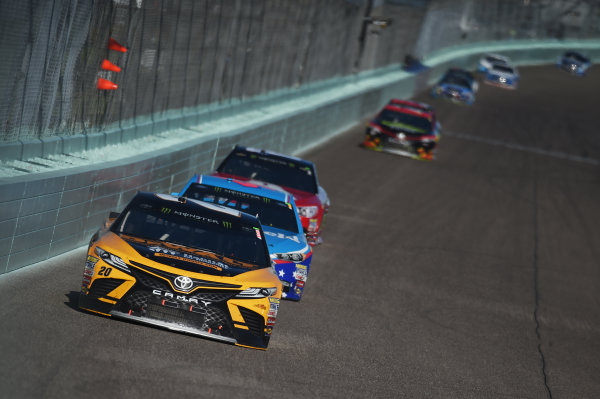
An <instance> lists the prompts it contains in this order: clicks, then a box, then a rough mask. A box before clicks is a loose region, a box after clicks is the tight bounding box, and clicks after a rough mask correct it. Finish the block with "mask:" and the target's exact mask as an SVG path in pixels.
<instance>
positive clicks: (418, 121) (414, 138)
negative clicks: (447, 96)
mask: <svg viewBox="0 0 600 399" xmlns="http://www.w3.org/2000/svg"><path fill="white" fill-rule="evenodd" d="M415 104H418V103H415ZM423 108H424V109H425V106H423ZM428 109H429V111H425V110H418V109H416V106H415V105H413V106H404V105H401V104H400V103H399V102H398V100H396V103H395V104H393V105H389V104H388V105H387V106H385V107H384V108H383V110H382V111H381V112H379V114H377V116H376V117H375V118H374V119H373V120H372V121H371V122H369V124H368V125H367V130H366V135H365V140H364V141H363V144H362V145H363V147H365V148H368V149H371V150H375V151H386V152H391V153H394V154H398V155H404V156H408V157H411V158H415V159H423V160H432V159H433V150H434V149H435V147H436V146H437V142H438V141H439V138H440V129H441V127H440V124H439V122H437V121H436V120H435V113H434V112H433V109H431V108H428Z"/></svg>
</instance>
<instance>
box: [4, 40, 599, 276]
mask: <svg viewBox="0 0 600 399" xmlns="http://www.w3.org/2000/svg"><path fill="white" fill-rule="evenodd" d="M565 49H578V50H580V51H582V52H584V53H585V54H588V55H589V56H591V57H592V60H595V61H597V60H598V59H600V42H599V41H576V42H575V41H573V42H570V41H569V42H566V41H543V42H540V41H537V42H534V41H512V42H505V43H498V42H495V43H487V44H478V45H469V46H464V47H454V48H448V49H445V50H443V51H440V52H437V53H433V54H431V55H429V56H428V57H427V58H426V59H424V60H423V61H424V63H425V64H426V65H427V66H429V68H428V69H426V70H424V71H423V72H421V73H419V74H411V73H408V72H405V71H403V70H402V69H401V68H400V66H399V65H394V66H391V67H386V68H384V69H379V70H376V71H372V72H369V73H363V74H359V75H355V76H351V77H345V78H338V79H331V80H328V81H324V82H321V83H320V84H318V85H315V86H313V87H312V88H311V90H309V91H307V92H305V93H304V95H303V96H302V97H301V98H295V99H293V100H288V101H278V100H277V99H278V97H277V94H276V93H275V94H273V95H272V97H271V98H269V96H267V97H265V98H263V99H261V101H263V102H262V103H257V104H262V105H264V107H263V108H259V105H255V106H254V107H250V108H252V109H253V110H254V111H255V110H256V109H261V110H262V112H260V113H259V114H260V118H259V119H256V118H253V117H250V116H251V115H256V114H257V113H256V112H254V113H252V112H248V118H237V119H236V120H237V122H235V124H234V123H231V121H232V120H233V119H234V115H233V114H232V111H231V110H227V109H219V110H213V112H214V114H212V117H211V122H212V123H219V124H222V125H226V126H229V125H230V124H231V126H232V127H231V129H230V130H228V131H226V132H221V133H218V134H206V135H200V137H195V138H193V139H190V140H189V141H187V142H185V143H184V144H178V145H174V146H171V147H169V148H164V149H162V150H157V151H153V152H150V153H144V154H142V155H136V156H134V157H130V158H126V159H122V160H119V161H112V162H109V163H103V164H96V165H90V166H86V167H77V168H71V169H64V170H58V171H53V172H43V173H36V174H29V175H24V176H18V177H9V178H0V274H1V273H7V272H10V271H13V270H16V269H19V268H21V267H24V266H27V265H30V264H33V263H36V262H39V261H42V260H45V259H48V258H51V257H54V256H56V255H59V254H61V253H64V252H67V251H69V250H72V249H75V248H78V247H80V246H82V245H85V244H86V243H87V242H88V240H89V238H90V237H91V235H92V234H93V233H94V232H95V231H96V230H97V229H98V227H99V226H100V225H101V223H102V222H103V220H104V219H105V218H106V217H107V215H108V213H109V212H110V211H115V210H116V211H120V210H121V209H122V208H123V207H124V206H125V205H126V204H127V202H128V201H129V200H130V199H131V197H132V196H133V195H134V194H135V193H136V192H137V191H151V192H166V193H169V192H173V191H179V190H180V189H181V187H182V186H183V185H184V184H185V183H186V182H187V180H188V179H189V178H190V177H191V176H192V175H193V174H194V173H207V172H210V171H211V170H213V169H214V167H215V166H216V165H218V163H219V162H220V161H221V160H222V159H223V158H224V157H225V156H226V155H227V154H228V153H229V152H230V151H231V149H232V148H233V146H234V145H235V144H241V145H246V146H253V147H259V148H265V149H270V150H274V151H278V152H282V153H286V154H300V153H302V152H305V151H307V150H308V149H310V148H312V147H314V146H316V145H319V144H321V143H323V142H325V141H326V140H329V139H331V138H332V137H333V136H335V135H337V134H339V133H341V132H343V131H345V130H347V129H348V128H350V127H352V126H354V125H356V124H357V123H360V122H361V121H363V120H364V119H365V118H367V117H369V116H371V115H373V114H374V113H375V112H377V110H378V109H380V108H381V107H382V106H383V105H384V104H385V103H387V102H388V101H389V99H390V98H392V97H396V98H409V97H412V96H414V95H416V94H418V93H421V92H423V91H424V90H426V89H427V88H428V87H429V86H430V85H431V84H432V83H433V82H435V81H436V80H437V79H438V78H439V76H440V75H441V74H442V73H443V72H444V71H445V70H446V68H448V67H449V66H458V67H463V68H468V69H475V67H476V65H477V61H478V60H479V58H480V57H481V55H482V54H483V53H485V52H499V53H502V54H505V55H508V56H510V57H512V58H513V60H515V62H516V63H517V64H518V65H533V64H551V63H554V62H555V61H556V60H557V58H558V56H559V55H560V54H561V52H562V51H564V50H565ZM246 111H247V110H244V109H239V108H238V109H235V112H237V113H238V114H239V113H240V112H246ZM240 120H241V122H240ZM193 122H194V121H193V120H190V123H193ZM194 129H196V130H202V129H199V128H198V127H197V126H194V125H189V130H194ZM183 133H184V132H183V131H182V134H183ZM361 139H362V137H357V138H356V141H357V143H358V142H360V140H361ZM334 205H335V204H334ZM82 262H83V259H82Z"/></svg>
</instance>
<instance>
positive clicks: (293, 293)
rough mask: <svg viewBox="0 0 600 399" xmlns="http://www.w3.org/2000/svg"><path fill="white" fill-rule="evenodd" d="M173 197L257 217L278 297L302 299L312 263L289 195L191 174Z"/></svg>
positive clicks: (275, 188)
mask: <svg viewBox="0 0 600 399" xmlns="http://www.w3.org/2000/svg"><path fill="white" fill-rule="evenodd" d="M173 195H177V196H180V197H187V198H191V199H196V200H200V201H204V202H210V203H214V204H218V205H222V206H226V207H230V208H233V209H236V210H238V211H242V212H245V213H248V214H251V215H254V216H258V219H259V220H260V223H261V225H262V228H263V231H264V233H265V236H266V237H265V239H266V241H267V246H268V248H269V253H270V255H271V260H272V264H273V268H274V272H275V273H276V275H277V276H278V277H279V280H281V284H282V285H283V291H282V293H281V297H282V298H286V299H292V300H295V301H299V300H300V299H301V298H302V293H303V292H304V284H305V283H306V279H307V277H308V271H309V269H310V263H311V260H312V247H311V246H310V245H308V242H307V241H306V237H305V236H304V232H303V231H302V223H301V222H300V217H299V215H298V209H297V208H296V204H295V202H294V199H293V197H292V195H291V194H289V193H287V192H286V191H284V190H283V189H281V188H280V187H279V186H276V185H273V184H268V183H263V182H256V181H252V180H250V181H242V180H235V179H232V178H223V177H216V176H204V175H194V177H192V178H191V179H190V181H189V182H188V183H187V184H186V185H185V187H184V188H183V190H181V192H180V193H176V194H173ZM257 234H259V233H258V232H257ZM232 239H235V237H232Z"/></svg>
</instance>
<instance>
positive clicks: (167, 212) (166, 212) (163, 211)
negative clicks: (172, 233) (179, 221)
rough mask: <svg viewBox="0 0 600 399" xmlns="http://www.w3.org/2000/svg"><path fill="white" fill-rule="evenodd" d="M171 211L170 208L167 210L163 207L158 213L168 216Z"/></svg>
mask: <svg viewBox="0 0 600 399" xmlns="http://www.w3.org/2000/svg"><path fill="white" fill-rule="evenodd" d="M171 211H172V209H171V208H167V207H164V206H163V207H162V208H160V212H161V213H164V214H165V215H168V214H170V213H171Z"/></svg>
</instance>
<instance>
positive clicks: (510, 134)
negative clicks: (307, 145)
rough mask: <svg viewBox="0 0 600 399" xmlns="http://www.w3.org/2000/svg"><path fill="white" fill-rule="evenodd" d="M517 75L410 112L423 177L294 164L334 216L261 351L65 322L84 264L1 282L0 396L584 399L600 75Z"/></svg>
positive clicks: (588, 380) (598, 184) (417, 169)
mask: <svg viewBox="0 0 600 399" xmlns="http://www.w3.org/2000/svg"><path fill="white" fill-rule="evenodd" d="M521 74H522V82H521V87H520V88H519V89H518V90H517V91H508V90H502V89H499V88H496V87H490V86H486V85H482V87H481V89H480V93H479V96H478V99H477V101H476V103H475V105H474V106H473V107H463V106H457V105H455V104H451V103H448V102H444V101H441V100H440V101H438V100H436V101H432V100H430V99H429V98H428V96H427V95H423V96H421V97H420V99H421V100H426V101H429V102H431V103H432V104H433V105H434V106H435V107H436V109H437V112H438V115H439V119H440V121H441V122H442V124H443V128H444V133H443V137H442V140H441V143H440V148H439V152H438V154H437V159H436V160H435V161H433V162H419V161H415V160H411V159H408V158H402V157H399V156H395V155H390V154H385V153H376V152H372V151H367V150H364V149H362V148H360V147H359V146H358V144H359V143H360V141H361V140H362V135H363V130H364V127H363V126H357V127H356V128H355V129H352V130H351V131H348V132H346V133H345V134H342V135H340V136H338V137H336V138H335V139H333V140H332V141H330V142H329V143H327V144H326V145H324V146H322V147H320V148H317V149H315V150H313V151H311V152H309V153H307V154H305V157H306V158H308V159H311V160H314V161H316V163H317V165H318V170H319V174H320V179H321V182H322V184H323V186H324V187H325V188H326V189H327V190H328V192H329V195H330V197H331V200H332V208H331V212H330V214H329V215H328V220H327V222H326V230H325V232H324V238H325V243H324V244H323V245H322V246H321V247H319V248H317V249H316V250H315V255H314V261H313V267H312V268H311V272H310V275H309V279H308V282H307V285H306V290H305V294H304V298H303V299H302V301H301V302H300V303H291V302H284V303H282V305H281V308H280V312H279V316H278V319H277V324H276V326H275V329H274V332H273V336H272V339H271V343H270V346H269V349H268V350H267V351H258V350H251V349H244V348H239V347H235V346H231V345H227V344H223V343H219V342H216V341H211V340H207V339H203V338H197V337H193V336H188V335H184V334H178V333H173V332H169V331H165V330H161V329H157V328H153V327H148V326H143V325H138V324H132V323H129V322H122V321H117V320H112V319H109V318H105V317H101V316H97V315H94V314H90V313H84V312H80V311H78V310H77V309H76V304H77V295H78V293H77V292H78V290H79V287H80V280H81V275H82V267H83V262H84V258H85V255H84V253H85V250H84V249H78V250H75V251H72V252H70V253H68V254H65V255H63V256H60V257H57V258H54V259H51V260H49V261H46V262H44V263H42V264H38V265H35V266H32V267H29V268H26V269H25V270H20V271H16V272H13V273H9V274H8V275H4V276H0V397H2V398H41V397H45V398H66V397H86V398H105V397H127V398H142V397H143V398H159V397H220V398H224V397H232V398H247V397H268V398H273V397H285V398H301V397H302V398H306V397H323V398H327V397H339V398H342V397H343V398H346V397H357V398H363V397H382V398H399V397H406V398H598V397H600V378H599V376H600V360H599V359H598V356H599V355H600V291H599V289H598V287H599V283H600V261H599V259H600V228H599V227H598V226H600V207H599V204H600V164H599V162H600V138H599V132H598V126H599V124H600V123H599V122H600V107H599V105H598V100H599V99H600V95H599V88H600V69H596V70H594V69H592V70H591V71H590V74H589V75H588V76H587V77H585V78H583V79H582V78H577V77H574V76H570V75H567V74H566V73H563V72H560V71H558V70H555V69H554V68H552V67H531V68H522V69H521Z"/></svg>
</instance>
